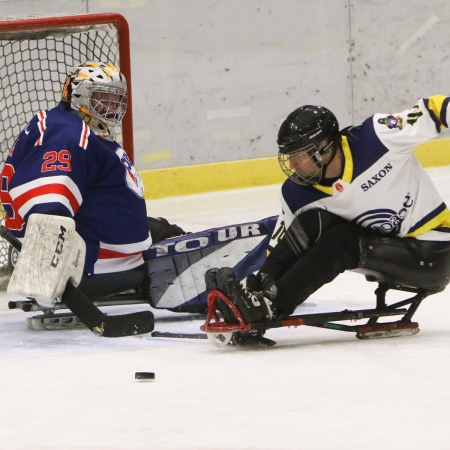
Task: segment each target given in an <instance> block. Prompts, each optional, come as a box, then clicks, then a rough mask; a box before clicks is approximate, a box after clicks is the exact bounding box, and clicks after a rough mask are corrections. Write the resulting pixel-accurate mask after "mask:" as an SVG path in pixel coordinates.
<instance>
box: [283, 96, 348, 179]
mask: <svg viewBox="0 0 450 450" xmlns="http://www.w3.org/2000/svg"><path fill="white" fill-rule="evenodd" d="M339 139H340V134H339V124H338V121H337V119H336V117H335V116H334V114H333V113H332V112H331V111H330V110H328V109H327V108H324V107H323V106H312V105H305V106H301V107H300V108H297V109H296V110H295V111H293V112H292V113H291V114H289V116H288V117H287V118H286V119H285V120H284V122H283V123H282V124H281V127H280V130H279V132H278V149H279V152H278V161H279V163H280V166H281V169H282V170H283V172H284V173H286V175H287V176H288V177H289V178H290V179H291V180H293V181H294V182H295V183H298V184H303V185H314V184H317V183H319V182H320V181H321V179H322V177H323V174H324V172H325V171H324V169H325V168H326V165H325V164H324V162H323V160H322V155H325V154H328V153H330V152H333V154H332V156H331V159H330V160H329V162H328V164H329V163H330V162H331V160H332V159H333V158H334V155H335V154H336V151H337V148H338V145H337V144H338V142H339ZM328 164H327V165H328Z"/></svg>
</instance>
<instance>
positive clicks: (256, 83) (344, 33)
mask: <svg viewBox="0 0 450 450" xmlns="http://www.w3.org/2000/svg"><path fill="white" fill-rule="evenodd" d="M86 12H89V13H97V12H118V13H121V14H123V15H124V16H125V17H126V18H127V20H128V22H129V25H130V31H131V48H132V54H131V62H132V74H133V75H132V84H133V101H134V108H133V113H134V129H135V163H136V165H137V167H138V169H139V170H143V169H152V168H163V167H171V166H182V165H190V164H202V163H209V162H217V161H228V160H238V159H248V158H259V157H265V156H274V155H276V152H277V148H276V135H277V131H278V127H279V125H280V122H281V120H282V118H283V117H285V116H286V115H287V114H288V113H289V112H291V111H292V110H293V109H294V108H296V107H297V106H300V105H302V104H306V103H313V104H323V105H324V106H327V107H328V108H330V109H331V110H332V111H334V112H335V114H336V115H337V117H338V119H339V121H340V124H341V125H342V127H343V126H347V125H350V124H352V123H355V122H358V121H360V120H362V119H364V118H365V117H367V116H368V115H371V114H372V113H374V112H376V111H377V112H395V111H399V110H401V109H403V108H405V107H408V106H411V105H412V104H413V102H415V100H416V99H417V98H419V97H422V96H428V95H431V94H433V93H442V94H449V92H448V91H447V86H448V82H447V80H448V77H449V74H450V70H449V69H450V58H449V57H448V46H449V37H450V35H449V33H448V31H447V30H448V26H449V19H450V2H448V0H427V1H426V2H424V1H423V0H407V1H405V2H401V3H398V2H392V1H389V0H376V1H375V0H353V1H351V2H350V1H349V0H84V1H81V0H78V1H76V0H70V1H68V0H67V1H66V0H6V1H5V0H3V1H2V0H0V15H7V14H18V13H23V14H31V13H53V14H54V13H86Z"/></svg>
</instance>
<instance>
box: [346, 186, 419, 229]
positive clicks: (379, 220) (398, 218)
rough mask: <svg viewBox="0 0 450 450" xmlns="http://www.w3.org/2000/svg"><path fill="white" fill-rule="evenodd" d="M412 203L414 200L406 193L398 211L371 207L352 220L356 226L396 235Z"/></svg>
mask: <svg viewBox="0 0 450 450" xmlns="http://www.w3.org/2000/svg"><path fill="white" fill-rule="evenodd" d="M413 204H414V200H412V199H411V197H410V195H409V194H407V195H406V196H405V201H404V202H403V205H402V208H401V209H400V211H398V212H396V211H394V210H392V209H372V210H371V211H366V212H365V213H363V214H361V215H360V216H358V217H356V218H355V219H353V221H352V222H353V223H354V224H355V225H357V226H360V227H364V228H369V229H371V230H375V231H378V232H379V233H383V234H390V235H396V234H398V233H399V232H400V229H401V226H402V223H403V220H405V216H406V214H407V213H408V210H409V208H411V206H412V205H413Z"/></svg>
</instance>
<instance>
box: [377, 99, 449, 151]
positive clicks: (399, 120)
mask: <svg viewBox="0 0 450 450" xmlns="http://www.w3.org/2000/svg"><path fill="white" fill-rule="evenodd" d="M449 107H450V97H446V96H443V95H433V96H431V97H429V98H424V99H420V100H419V101H418V102H417V103H416V104H415V105H414V106H413V107H412V108H410V109H407V110H405V111H402V112H401V113H393V114H375V115H374V116H373V126H374V129H375V133H376V135H377V136H378V138H379V139H380V140H381V142H382V143H383V144H384V145H386V147H388V148H389V149H390V150H392V151H394V152H399V153H401V152H411V151H412V150H413V149H414V148H415V147H416V146H417V145H418V144H420V143H421V142H424V141H426V140H428V139H432V138H435V137H437V136H438V135H439V133H440V132H441V130H442V129H443V128H448V118H449V117H450V111H449Z"/></svg>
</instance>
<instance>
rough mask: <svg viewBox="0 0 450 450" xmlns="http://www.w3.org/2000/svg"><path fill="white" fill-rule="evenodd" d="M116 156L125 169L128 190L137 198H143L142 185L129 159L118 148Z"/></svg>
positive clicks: (122, 150) (121, 149) (123, 151)
mask: <svg viewBox="0 0 450 450" xmlns="http://www.w3.org/2000/svg"><path fill="white" fill-rule="evenodd" d="M116 154H117V156H118V157H119V159H120V162H121V163H122V165H123V167H124V168H125V182H126V184H127V186H128V187H129V189H131V190H132V191H133V193H134V194H136V195H137V196H138V197H139V198H144V183H143V182H142V180H141V177H140V176H139V174H138V172H137V170H136V168H135V167H134V166H133V164H132V162H131V160H130V158H129V157H128V155H127V154H126V153H125V150H124V149H123V148H118V149H117V150H116Z"/></svg>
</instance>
